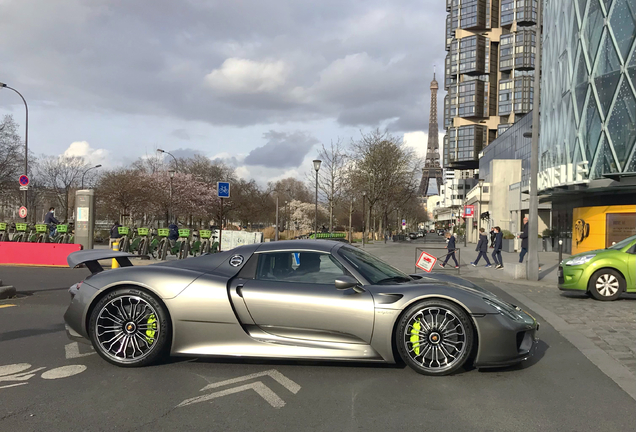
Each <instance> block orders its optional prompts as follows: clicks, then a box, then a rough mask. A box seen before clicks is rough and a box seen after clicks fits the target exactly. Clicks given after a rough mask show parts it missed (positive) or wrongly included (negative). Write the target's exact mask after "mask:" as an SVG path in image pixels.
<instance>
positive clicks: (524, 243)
mask: <svg viewBox="0 0 636 432" xmlns="http://www.w3.org/2000/svg"><path fill="white" fill-rule="evenodd" d="M519 238H520V239H521V252H519V262H520V263H522V262H523V257H525V256H526V254H527V253H528V216H526V217H524V218H523V232H522V233H521V234H520V235H519Z"/></svg>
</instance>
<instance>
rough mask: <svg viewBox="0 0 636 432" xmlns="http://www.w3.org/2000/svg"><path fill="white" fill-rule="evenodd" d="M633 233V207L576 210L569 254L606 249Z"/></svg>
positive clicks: (635, 217)
mask: <svg viewBox="0 0 636 432" xmlns="http://www.w3.org/2000/svg"><path fill="white" fill-rule="evenodd" d="M634 234H636V206H634V205H624V206H598V207H579V208H575V209H574V214H573V218H572V255H575V254H579V253H582V252H588V251H591V250H597V249H605V248H606V247H608V246H611V245H612V243H614V242H619V241H621V240H623V239H625V238H627V237H629V236H632V235H634Z"/></svg>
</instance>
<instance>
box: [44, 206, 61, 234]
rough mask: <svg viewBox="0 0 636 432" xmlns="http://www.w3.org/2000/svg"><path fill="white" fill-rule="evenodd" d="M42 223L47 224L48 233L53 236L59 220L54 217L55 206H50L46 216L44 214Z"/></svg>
mask: <svg viewBox="0 0 636 432" xmlns="http://www.w3.org/2000/svg"><path fill="white" fill-rule="evenodd" d="M44 223H45V224H47V225H48V226H49V234H50V235H51V237H53V236H54V235H55V230H56V228H57V227H56V225H59V224H60V221H58V220H57V219H55V207H51V208H50V209H49V212H48V213H47V214H46V216H44Z"/></svg>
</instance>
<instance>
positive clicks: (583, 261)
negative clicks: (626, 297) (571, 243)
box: [558, 236, 636, 301]
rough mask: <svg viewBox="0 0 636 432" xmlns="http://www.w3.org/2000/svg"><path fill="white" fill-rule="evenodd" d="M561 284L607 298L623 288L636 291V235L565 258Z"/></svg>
mask: <svg viewBox="0 0 636 432" xmlns="http://www.w3.org/2000/svg"><path fill="white" fill-rule="evenodd" d="M558 286H559V289H560V290H563V291H565V290H574V291H584V292H587V293H589V294H590V295H591V296H592V297H594V298H595V299H597V300H605V301H609V300H616V299H617V298H618V297H619V296H620V295H621V294H622V293H623V292H636V236H632V237H628V238H626V239H625V240H623V241H621V242H618V243H616V244H615V245H613V246H610V247H608V248H607V249H601V250H594V251H590V252H584V253H581V254H578V255H574V256H572V257H570V258H568V259H567V260H564V261H563V262H561V264H559V285H558Z"/></svg>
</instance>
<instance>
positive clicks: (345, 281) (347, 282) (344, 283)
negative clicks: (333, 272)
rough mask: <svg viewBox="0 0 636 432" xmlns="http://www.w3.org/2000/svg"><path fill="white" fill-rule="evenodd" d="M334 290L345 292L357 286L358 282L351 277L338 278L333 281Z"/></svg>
mask: <svg viewBox="0 0 636 432" xmlns="http://www.w3.org/2000/svg"><path fill="white" fill-rule="evenodd" d="M335 284H336V289H338V290H346V289H349V288H353V287H355V286H357V285H358V280H357V279H356V278H354V277H352V276H346V275H343V276H338V277H337V278H336V281H335Z"/></svg>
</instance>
